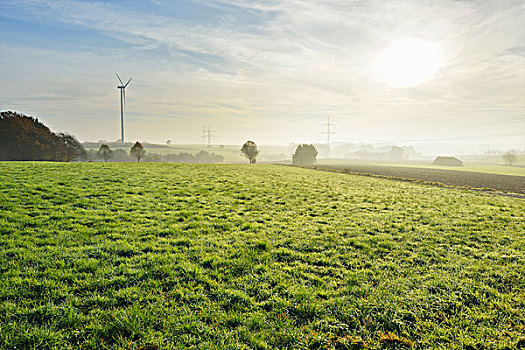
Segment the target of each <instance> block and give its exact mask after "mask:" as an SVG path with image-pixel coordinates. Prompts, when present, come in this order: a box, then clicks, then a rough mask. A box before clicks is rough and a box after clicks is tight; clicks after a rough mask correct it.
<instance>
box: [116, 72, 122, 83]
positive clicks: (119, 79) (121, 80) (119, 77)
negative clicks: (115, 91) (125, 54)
mask: <svg viewBox="0 0 525 350" xmlns="http://www.w3.org/2000/svg"><path fill="white" fill-rule="evenodd" d="M115 75H116V76H117V78H118V80H120V84H121V85H124V83H123V82H122V79H120V77H119V76H118V74H117V73H115Z"/></svg>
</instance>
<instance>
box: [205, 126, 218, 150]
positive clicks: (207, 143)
mask: <svg viewBox="0 0 525 350" xmlns="http://www.w3.org/2000/svg"><path fill="white" fill-rule="evenodd" d="M214 133H215V131H214V130H212V129H211V127H210V126H209V125H208V129H206V127H205V126H203V127H202V140H203V144H204V145H205V146H207V147H208V148H211V140H212V138H213V137H215V135H213V134H214Z"/></svg>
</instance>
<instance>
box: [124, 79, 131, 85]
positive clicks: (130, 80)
mask: <svg viewBox="0 0 525 350" xmlns="http://www.w3.org/2000/svg"><path fill="white" fill-rule="evenodd" d="M131 79H133V78H129V80H128V82H127V83H126V85H124V87H126V86H128V84H129V82H130V81H131Z"/></svg>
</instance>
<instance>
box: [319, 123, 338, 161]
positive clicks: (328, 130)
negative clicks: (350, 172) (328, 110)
mask: <svg viewBox="0 0 525 350" xmlns="http://www.w3.org/2000/svg"><path fill="white" fill-rule="evenodd" d="M323 125H324V126H326V131H323V132H321V135H326V149H327V153H326V158H330V136H331V135H335V132H333V131H332V127H333V126H335V125H334V124H333V123H330V117H328V118H327V122H326V124H323Z"/></svg>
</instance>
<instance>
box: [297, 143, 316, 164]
mask: <svg viewBox="0 0 525 350" xmlns="http://www.w3.org/2000/svg"><path fill="white" fill-rule="evenodd" d="M292 163H293V164H295V165H308V164H315V163H317V149H316V148H315V147H314V146H313V145H306V144H303V145H299V146H297V149H296V150H295V154H294V155H293V157H292Z"/></svg>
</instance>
